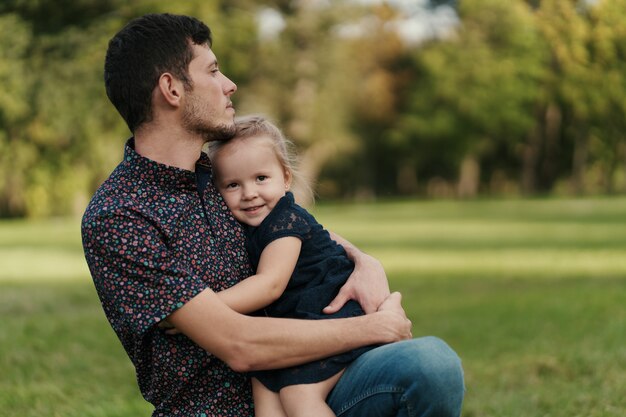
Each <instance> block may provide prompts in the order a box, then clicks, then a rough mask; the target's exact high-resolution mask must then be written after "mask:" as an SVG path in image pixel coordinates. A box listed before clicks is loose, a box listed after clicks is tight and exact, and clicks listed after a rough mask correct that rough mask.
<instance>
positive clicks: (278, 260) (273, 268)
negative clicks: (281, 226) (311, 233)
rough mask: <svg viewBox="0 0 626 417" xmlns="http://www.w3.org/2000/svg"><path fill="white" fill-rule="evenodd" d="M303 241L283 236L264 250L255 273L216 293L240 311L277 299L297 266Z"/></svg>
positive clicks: (264, 305) (254, 309)
mask: <svg viewBox="0 0 626 417" xmlns="http://www.w3.org/2000/svg"><path fill="white" fill-rule="evenodd" d="M301 248H302V241H301V240H300V239H298V238H297V237H292V236H288V237H283V238H280V239H276V240H274V241H272V242H271V243H270V244H269V245H267V246H266V247H265V249H263V252H262V253H261V259H260V260H259V267H258V268H257V271H256V275H252V276H251V277H248V278H246V279H244V280H243V281H241V282H239V283H237V284H235V285H233V286H232V287H230V288H228V289H225V290H223V291H220V292H219V293H217V295H218V297H219V298H220V299H221V300H222V301H223V302H224V303H225V304H226V305H227V306H228V307H230V308H232V309H233V310H235V311H236V312H238V313H241V314H247V313H252V312H253V311H257V310H260V309H261V308H263V307H266V306H268V305H269V304H271V303H272V302H274V301H276V300H277V299H278V298H279V297H280V296H281V294H282V293H283V291H285V288H286V287H287V283H288V282H289V279H290V278H291V275H292V274H293V270H294V268H295V267H296V262H297V261H298V256H300V249H301Z"/></svg>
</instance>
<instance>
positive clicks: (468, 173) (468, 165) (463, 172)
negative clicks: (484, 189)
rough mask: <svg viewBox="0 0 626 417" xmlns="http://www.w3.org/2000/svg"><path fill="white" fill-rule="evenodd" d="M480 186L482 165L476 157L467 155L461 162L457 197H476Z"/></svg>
mask: <svg viewBox="0 0 626 417" xmlns="http://www.w3.org/2000/svg"><path fill="white" fill-rule="evenodd" d="M479 185H480V164H479V163H478V161H477V160H476V157H475V156H474V155H466V156H465V158H463V161H462V162H461V169H460V175H459V183H458V185H457V195H458V196H459V197H461V198H471V197H476V195H477V194H478V187H479Z"/></svg>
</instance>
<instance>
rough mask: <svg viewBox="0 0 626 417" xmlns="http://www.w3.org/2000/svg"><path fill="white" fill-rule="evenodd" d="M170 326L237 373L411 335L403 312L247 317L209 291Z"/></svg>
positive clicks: (278, 366) (191, 304) (280, 366)
mask: <svg viewBox="0 0 626 417" xmlns="http://www.w3.org/2000/svg"><path fill="white" fill-rule="evenodd" d="M397 304H398V308H400V310H401V307H399V301H398V303H397ZM170 321H171V322H172V324H173V325H174V326H176V328H177V329H178V330H180V331H181V332H183V333H184V334H186V335H187V336H188V337H190V338H191V339H192V340H194V341H195V342H196V343H197V344H198V345H200V346H201V347H202V348H204V349H205V350H207V351H208V352H210V353H213V354H214V355H216V356H217V357H218V358H220V359H222V360H223V361H225V362H226V363H228V365H229V366H230V367H231V368H233V369H234V370H237V371H240V372H245V371H250V370H259V369H274V368H284V367H287V366H292V365H297V364H302V363H306V362H310V361H312V360H316V359H321V358H324V357H328V356H332V355H334V354H338V353H341V352H345V351H348V350H351V349H354V348H357V347H361V346H367V345H372V344H380V343H389V342H393V341H396V340H402V339H404V338H407V337H409V335H410V322H409V321H408V320H407V319H406V316H404V315H403V312H401V313H398V312H397V311H396V312H394V311H381V312H378V313H375V314H371V315H367V316H361V317H352V318H347V319H334V320H294V319H277V318H266V317H249V316H244V315H241V314H238V313H236V312H234V311H233V310H231V309H230V308H228V307H227V306H226V305H225V304H224V303H222V302H221V301H220V300H219V299H218V297H217V295H216V294H215V293H213V292H211V291H210V290H207V291H204V292H203V293H200V294H199V295H198V296H196V297H195V298H194V299H192V300H191V301H189V302H188V303H187V304H186V305H185V306H183V307H182V308H181V309H179V310H178V311H176V312H175V313H173V314H172V315H170Z"/></svg>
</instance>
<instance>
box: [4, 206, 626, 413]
mask: <svg viewBox="0 0 626 417" xmlns="http://www.w3.org/2000/svg"><path fill="white" fill-rule="evenodd" d="M314 212H315V214H316V216H317V217H318V219H319V220H320V221H321V222H322V223H323V224H325V225H326V226H327V227H328V228H329V229H331V230H333V231H335V232H337V233H339V234H340V235H342V236H344V237H346V238H347V239H348V240H350V241H352V242H353V243H355V244H357V245H358V246H359V247H361V248H363V249H364V250H366V251H367V252H369V253H371V254H373V255H375V256H376V257H378V258H380V259H381V260H382V262H383V264H384V265H385V268H386V270H387V273H388V275H389V278H390V282H391V287H392V289H395V290H399V291H401V292H402V293H403V304H404V306H405V308H406V311H407V314H408V315H409V317H410V318H411V320H412V321H413V324H414V331H413V333H414V334H415V335H437V336H440V337H442V338H443V339H445V340H446V341H448V342H449V343H450V344H451V345H452V347H453V348H454V349H455V350H456V351H457V352H458V353H459V354H460V356H461V357H462V359H463V363H464V368H465V375H466V384H467V395H466V401H465V406H464V414H463V415H464V416H465V417H478V416H480V417H482V416H493V417H500V416H506V417H516V416H519V417H522V416H524V417H535V416H554V417H572V416H580V417H600V416H607V417H608V416H611V417H613V416H620V415H624V414H625V410H626V398H625V397H624V395H623V393H624V392H626V373H624V369H626V308H625V307H624V306H626V260H625V255H626V217H625V216H624V213H626V198H598V199H584V200H575V199H574V200H549V199H547V200H516V201H474V202H462V203H461V202H455V201H443V202H441V201H422V202H411V201H406V202H382V203H379V204H361V205H346V204H332V205H331V204H322V205H319V206H317V207H315V209H314ZM0 316H1V317H2V319H3V324H2V326H1V327H0V369H2V370H3V372H2V378H0V409H2V410H3V412H2V413H1V414H2V415H6V416H7V417H17V416H20V417H22V416H26V417H35V416H37V417H44V416H46V417H47V416H63V417H66V416H70V417H78V416H87V417H89V416H98V417H114V416H115V417H122V416H148V415H150V406H149V405H147V404H146V403H145V402H144V401H143V399H142V398H141V396H140V394H139V392H138V389H137V386H136V382H135V376H134V372H133V369H132V365H131V364H130V361H129V360H128V359H127V357H126V356H125V353H124V352H123V350H122V348H121V345H120V343H119V341H118V340H117V338H116V336H115V335H114V333H113V332H112V330H111V328H110V326H109V325H108V323H107V321H106V319H105V317H104V314H103V313H102V309H101V307H100V304H99V301H98V298H97V295H96V293H95V290H94V288H93V284H92V283H91V280H90V278H89V273H88V270H87V267H86V265H85V263H84V259H83V255H82V249H81V244H80V231H79V220H77V219H65V220H54V221H45V222H43V221H42V222H23V221H1V222H0Z"/></svg>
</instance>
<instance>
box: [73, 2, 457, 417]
mask: <svg viewBox="0 0 626 417" xmlns="http://www.w3.org/2000/svg"><path fill="white" fill-rule="evenodd" d="M211 42H212V41H211V34H210V31H209V29H208V28H207V27H206V25H204V24H203V23H202V22H200V21H198V20H197V19H194V18H191V17H187V16H175V15H169V14H160V15H146V16H143V17H141V18H138V19H135V20H133V21H131V22H130V23H129V24H128V25H127V26H126V27H125V28H123V29H122V30H121V31H120V32H119V33H118V34H117V35H115V36H114V37H113V39H111V41H110V43H109V49H108V51H107V56H106V62H105V85H106V90H107V95H108V96H109V98H110V100H111V101H112V103H113V104H114V105H115V107H116V108H117V109H118V111H119V112H120V114H121V115H122V117H123V118H124V120H125V121H126V123H127V124H128V127H129V128H130V130H131V132H132V133H133V137H132V138H131V139H130V140H129V141H128V143H127V145H126V149H125V155H124V160H123V161H122V162H121V163H120V165H118V167H117V168H116V169H115V170H114V172H113V173H112V174H111V176H110V177H109V178H108V179H107V180H106V181H105V182H104V183H103V184H102V186H101V187H100V188H99V189H98V191H97V192H96V194H95V195H94V197H93V199H92V201H91V203H90V205H89V207H88V208H87V211H86V212H85V215H84V218H83V225H82V234H83V247H84V250H85V257H86V259H87V263H88V264H89V268H90V271H91V274H92V276H93V279H94V283H95V286H96V289H97V291H98V295H99V297H100V299H101V302H102V305H103V308H104V311H105V313H106V315H107V318H108V320H109V322H110V323H111V326H112V327H113V329H114V330H115V332H116V334H117V335H118V337H119V338H120V341H121V342H122V344H123V346H124V348H125V350H126V352H127V353H128V355H129V357H130V359H131V360H132V361H133V364H134V365H135V369H136V372H137V379H138V383H139V387H140V389H141V392H142V394H143V396H144V397H145V398H146V400H148V401H149V402H151V403H152V404H153V405H154V406H155V411H154V414H153V416H186V417H190V416H238V417H245V416H251V415H253V405H252V400H251V396H250V387H249V382H248V380H247V378H246V376H245V375H244V374H242V373H241V372H245V371H249V370H257V369H272V368H282V367H287V366H291V365H295V364H301V363H305V362H308V361H311V360H315V359H320V358H323V357H327V356H330V355H334V354H337V353H340V352H344V351H347V350H351V349H354V348H356V347H360V346H366V345H372V344H386V345H384V346H382V347H380V348H377V349H374V350H372V351H370V352H368V354H365V355H363V356H361V357H360V358H359V359H358V360H357V361H355V362H354V363H353V364H352V365H351V366H350V367H349V368H348V369H347V370H346V372H345V374H344V376H343V377H342V378H341V380H340V381H339V383H338V384H337V386H336V387H335V389H334V390H333V392H332V393H331V394H330V396H329V398H328V402H329V404H330V405H331V407H332V408H333V409H334V410H335V412H336V413H337V414H341V415H343V416H359V417H364V416H386V415H389V416H395V415H411V416H458V415H459V414H460V408H461V402H462V397H463V379H462V370H461V366H460V361H459V359H458V357H457V356H456V354H455V353H454V352H453V351H452V350H451V349H450V348H449V347H448V346H447V345H446V344H445V343H444V342H442V341H440V340H438V339H436V338H422V339H415V340H410V338H411V337H412V336H411V323H410V321H409V320H408V319H407V318H406V316H405V314H404V311H403V309H402V307H401V305H400V296H399V294H391V295H389V290H388V287H387V282H386V277H385V276H384V272H382V268H381V266H380V264H379V263H378V262H377V261H375V260H373V259H372V258H371V257H369V256H367V255H365V254H363V253H362V252H360V251H358V250H357V249H356V248H354V247H353V246H352V245H351V244H349V243H348V242H346V241H345V240H343V239H341V238H340V237H338V236H335V238H336V239H337V240H338V241H339V242H340V243H342V244H343V245H344V246H345V247H346V250H347V251H348V253H349V255H350V256H351V257H352V258H353V260H354V261H355V263H356V268H355V272H354V274H353V276H352V277H351V278H350V279H349V281H348V283H347V284H346V286H345V287H344V288H343V289H342V291H341V292H340V294H339V295H338V297H337V298H336V299H335V301H334V302H333V303H331V306H329V308H327V312H332V311H336V310H338V309H339V308H340V306H341V305H342V304H343V303H344V302H345V301H346V300H347V299H349V298H354V299H357V301H359V302H360V303H361V304H362V305H363V306H364V309H365V310H366V312H368V313H369V314H367V315H365V316H361V317H354V318H348V319H341V320H321V321H306V320H305V321H302V320H286V319H274V318H266V317H249V316H244V315H240V314H237V313H235V312H234V311H232V310H231V309H229V308H228V307H227V306H226V305H225V304H224V303H222V302H221V301H220V299H219V297H218V296H217V295H216V292H219V291H221V290H223V289H225V288H228V287H229V286H231V285H233V284H235V283H236V282H238V281H240V280H241V279H244V278H246V277H247V276H249V275H250V274H251V271H250V266H249V264H248V259H247V255H246V251H245V248H244V244H243V240H244V239H243V234H242V231H241V229H240V226H239V225H238V223H237V222H236V221H235V220H234V219H233V218H232V216H231V214H230V212H229V211H228V209H227V207H226V205H225V204H224V202H223V201H222V199H221V197H220V195H219V193H218V192H217V191H216V189H215V187H214V186H213V184H212V178H211V175H212V173H211V166H210V162H209V160H208V159H207V157H206V155H204V154H202V153H201V148H202V146H203V145H204V143H205V142H207V141H211V140H224V139H228V138H229V137H230V136H231V135H232V134H233V120H234V113H235V111H234V108H233V106H232V102H231V100H230V97H231V96H232V94H233V93H234V92H235V91H236V86H235V84H234V83H233V82H231V81H230V80H229V79H228V78H226V77H225V76H224V75H223V74H222V73H221V72H220V70H219V66H218V63H217V59H216V57H215V55H214V54H213V52H212V51H211ZM164 323H171V325H173V326H175V327H176V329H177V330H178V331H179V332H180V333H178V334H172V332H171V331H169V330H167V329H166V328H165V326H163V324H164ZM393 342H398V343H393ZM387 343H391V344H387ZM403 413H404V414H403ZM407 413H408V414H407Z"/></svg>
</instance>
